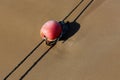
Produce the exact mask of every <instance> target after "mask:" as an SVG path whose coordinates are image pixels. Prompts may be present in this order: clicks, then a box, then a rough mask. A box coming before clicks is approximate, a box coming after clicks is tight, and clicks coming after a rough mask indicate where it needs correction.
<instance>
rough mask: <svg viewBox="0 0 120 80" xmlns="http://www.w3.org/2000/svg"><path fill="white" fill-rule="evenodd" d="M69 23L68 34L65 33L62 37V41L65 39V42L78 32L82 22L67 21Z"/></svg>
mask: <svg viewBox="0 0 120 80" xmlns="http://www.w3.org/2000/svg"><path fill="white" fill-rule="evenodd" d="M67 23H68V31H67V32H66V34H64V35H63V37H62V38H61V39H60V41H63V43H64V42H65V41H66V40H68V39H69V38H70V37H72V36H73V35H74V34H75V33H77V32H78V30H79V29H80V24H79V23H77V22H76V21H75V22H67Z"/></svg>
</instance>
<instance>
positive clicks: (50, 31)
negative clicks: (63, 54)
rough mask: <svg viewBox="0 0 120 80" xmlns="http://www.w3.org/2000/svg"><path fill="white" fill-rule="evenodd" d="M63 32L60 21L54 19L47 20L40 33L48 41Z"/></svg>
mask: <svg viewBox="0 0 120 80" xmlns="http://www.w3.org/2000/svg"><path fill="white" fill-rule="evenodd" d="M61 32H62V27H61V25H60V23H58V22H57V21H54V20H50V21H47V22H46V23H45V24H44V25H43V26H42V28H41V30H40V35H41V37H42V38H43V39H45V38H46V39H47V40H48V41H53V40H55V39H57V38H58V37H59V36H60V35H61Z"/></svg>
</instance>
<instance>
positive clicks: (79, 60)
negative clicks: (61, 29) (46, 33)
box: [0, 0, 120, 80]
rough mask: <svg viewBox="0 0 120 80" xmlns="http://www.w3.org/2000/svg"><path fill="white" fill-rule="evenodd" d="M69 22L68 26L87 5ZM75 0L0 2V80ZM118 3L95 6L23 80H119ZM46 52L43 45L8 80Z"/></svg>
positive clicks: (97, 0)
mask: <svg viewBox="0 0 120 80" xmlns="http://www.w3.org/2000/svg"><path fill="white" fill-rule="evenodd" d="M88 1H89V0H85V3H83V5H81V6H80V7H79V8H78V9H77V10H76V12H74V14H72V15H71V17H69V18H68V19H67V21H70V22H72V21H73V20H74V18H75V17H76V16H77V15H78V14H79V12H80V11H81V9H82V8H83V7H84V6H85V4H86V2H88ZM78 3H79V0H19V1H18V0H0V36H1V38H0V80H3V78H4V77H5V76H6V75H7V74H8V73H9V72H10V71H11V70H12V69H13V68H14V67H15V66H16V65H17V64H18V63H19V62H20V61H21V60H22V59H23V58H24V57H25V56H26V55H27V54H28V53H29V52H30V51H31V50H32V49H33V48H34V47H35V46H36V45H37V44H38V43H39V42H40V41H41V40H42V39H41V37H40V35H39V30H40V28H41V26H42V25H43V24H44V23H45V22H46V21H48V20H51V19H54V20H57V21H60V20H62V19H63V18H64V17H65V16H66V15H67V14H68V13H69V12H70V11H71V10H72V9H73V8H74V7H75V6H76V5H77V4H78ZM119 3H120V0H94V2H93V3H92V5H91V6H90V7H89V8H88V9H87V10H86V11H85V13H84V14H82V16H80V17H79V18H78V19H77V21H76V22H77V23H79V24H80V29H79V30H78V31H77V32H76V33H75V34H74V35H73V36H71V37H70V38H69V39H68V40H66V41H65V42H64V43H62V42H61V41H60V42H58V43H57V44H56V45H55V46H54V47H53V48H52V49H51V50H50V51H49V52H48V54H47V55H46V56H45V57H44V58H43V59H42V60H41V61H40V62H39V63H38V64H37V65H36V66H35V67H34V68H33V69H32V70H31V71H30V72H29V73H28V75H27V76H26V77H25V78H24V80H120V76H119V75H120V22H119V21H120V16H119V15H120V10H119V7H120V5H119ZM48 48H49V47H48V46H46V45H45V43H43V44H42V45H41V46H40V47H39V48H38V49H37V50H36V51H35V52H34V54H33V55H32V56H31V57H30V58H29V59H28V60H27V61H26V62H25V63H24V64H23V65H21V67H20V68H18V70H17V71H15V72H14V73H13V74H12V75H11V76H10V77H9V78H8V80H19V78H20V77H21V76H22V74H23V73H25V71H26V70H27V69H28V68H29V67H30V66H31V65H32V64H33V63H34V62H35V61H36V60H37V59H38V58H39V56H41V55H42V53H43V52H44V51H46V50H47V49H48Z"/></svg>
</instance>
